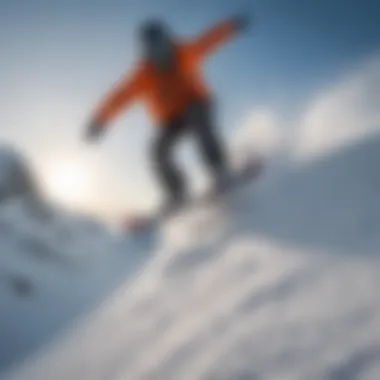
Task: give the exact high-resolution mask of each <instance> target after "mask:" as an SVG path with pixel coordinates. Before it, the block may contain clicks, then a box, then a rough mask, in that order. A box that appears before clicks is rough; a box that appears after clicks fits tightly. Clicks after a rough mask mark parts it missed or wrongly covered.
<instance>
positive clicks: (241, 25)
mask: <svg viewBox="0 0 380 380" xmlns="http://www.w3.org/2000/svg"><path fill="white" fill-rule="evenodd" d="M232 21H233V22H234V23H235V26H236V29H237V30H238V31H239V32H243V31H244V30H246V29H248V28H249V26H250V25H251V23H252V18H251V17H250V16H249V15H247V14H239V15H236V16H234V17H232Z"/></svg>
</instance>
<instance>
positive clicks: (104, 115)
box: [94, 20, 237, 125]
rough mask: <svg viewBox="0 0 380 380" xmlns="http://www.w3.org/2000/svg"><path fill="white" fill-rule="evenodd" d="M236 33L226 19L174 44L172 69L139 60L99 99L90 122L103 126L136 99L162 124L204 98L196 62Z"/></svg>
mask: <svg viewBox="0 0 380 380" xmlns="http://www.w3.org/2000/svg"><path fill="white" fill-rule="evenodd" d="M236 32H237V28H236V26H235V23H234V22H233V21H228V20H226V21H223V22H220V23H219V24H217V25H215V26H214V27H213V28H211V29H209V30H208V31H207V32H206V33H204V34H202V35H201V36H199V37H198V38H196V39H195V40H193V41H190V42H186V43H176V44H175V45H176V49H177V50H176V51H177V67H176V70H175V71H171V72H168V73H162V72H158V71H157V70H155V69H154V67H152V66H151V65H150V64H149V63H148V62H144V61H143V62H141V63H140V64H139V65H138V66H137V67H136V68H135V70H134V71H133V73H132V75H128V76H127V77H125V78H123V79H122V80H121V81H120V83H119V84H118V85H117V86H116V88H114V89H113V90H112V91H111V92H110V94H108V96H107V97H106V98H105V99H104V100H103V102H101V104H100V105H99V107H98V108H97V110H96V111H95V115H94V121H95V122H97V123H99V124H100V125H105V124H107V123H109V122H110V121H112V120H113V119H115V118H116V117H117V116H118V115H119V114H120V113H121V111H123V110H125V109H126V108H127V107H128V106H129V105H130V104H131V103H132V102H133V101H135V100H137V99H139V100H143V101H144V102H145V103H146V105H147V107H148V110H149V111H150V113H151V114H152V117H153V119H154V121H155V123H156V124H157V125H165V123H166V122H167V121H168V120H170V119H171V118H172V117H173V116H176V115H178V114H179V113H181V112H182V111H183V110H184V109H186V107H187V106H188V104H189V102H191V101H193V100H194V99H207V98H208V97H209V91H208V89H207V87H206V85H205V83H204V81H203V79H202V77H201V75H200V64H201V63H202V61H203V60H204V58H206V57H207V56H208V55H209V54H210V53H211V52H213V51H214V50H216V49H217V48H218V47H219V46H221V45H222V44H224V43H225V42H226V41H227V40H229V39H230V37H232V36H233V35H234V34H235V33H236ZM163 88H165V91H164V92H163V91H162V89H163Z"/></svg>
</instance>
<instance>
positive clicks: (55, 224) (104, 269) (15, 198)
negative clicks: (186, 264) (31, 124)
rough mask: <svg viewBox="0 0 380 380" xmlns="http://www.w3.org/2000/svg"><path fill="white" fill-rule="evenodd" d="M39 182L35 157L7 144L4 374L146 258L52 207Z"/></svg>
mask: <svg viewBox="0 0 380 380" xmlns="http://www.w3.org/2000/svg"><path fill="white" fill-rule="evenodd" d="M32 178H33V176H32V174H31V171H30V169H29V168H28V165H27V160H26V159H25V158H23V157H22V155H20V153H19V152H18V151H17V150H15V149H14V148H12V147H9V146H2V147H1V148H0V194H1V198H0V377H1V374H2V373H4V372H6V370H9V369H10V368H11V367H12V366H17V365H18V364H19V363H20V362H21V361H22V360H23V359H25V357H27V356H28V355H31V354H32V353H33V352H35V351H36V350H38V349H40V348H41V347H43V346H44V345H46V344H48V343H49V342H51V341H54V339H57V337H59V336H60V334H64V333H65V331H66V330H67V329H68V328H69V327H70V326H71V325H72V324H73V323H75V320H76V319H78V318H80V316H82V315H86V314H87V313H89V312H90V311H92V310H93V309H94V308H95V307H96V306H97V305H98V304H99V303H101V302H102V300H104V298H106V297H107V296H108V294H109V292H110V291H112V290H113V289H114V288H115V287H117V286H118V285H120V283H123V282H124V281H125V280H126V278H127V277H128V276H130V275H132V274H135V273H136V271H137V270H138V267H139V265H141V264H142V263H143V261H142V259H143V258H144V256H141V255H140V254H139V253H140V250H141V248H140V249H139V246H136V243H131V242H129V243H128V242H126V241H124V240H122V239H120V237H118V236H116V235H115V234H114V233H113V232H111V231H109V230H107V229H106V228H105V226H102V225H101V224H100V223H99V222H97V221H94V220H90V219H89V218H86V217H83V216H79V215H74V214H70V213H68V212H65V211H64V210H61V209H58V208H57V207H55V206H53V205H50V204H48V203H46V202H44V201H43V200H42V197H41V194H40V193H39V192H38V190H37V186H36V184H35V183H34V182H35V181H32ZM140 246H141V244H140ZM126 252H128V253H129V254H128V255H126V254H125V253H126ZM133 252H135V253H136V256H133ZM145 257H148V254H147V255H146V256H145Z"/></svg>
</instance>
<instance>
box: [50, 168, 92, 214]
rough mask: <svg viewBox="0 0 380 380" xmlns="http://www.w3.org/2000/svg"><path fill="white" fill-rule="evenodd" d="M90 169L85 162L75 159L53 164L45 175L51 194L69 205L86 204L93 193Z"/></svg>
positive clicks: (55, 198)
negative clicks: (74, 160)
mask: <svg viewBox="0 0 380 380" xmlns="http://www.w3.org/2000/svg"><path fill="white" fill-rule="evenodd" d="M88 169H89V168H86V166H85V165H84V164H83V163H81V162H73V161H64V162H60V163H56V164H54V165H52V166H51V167H50V169H49V170H48V171H47V173H46V175H45V186H46V191H47V192H48V194H49V196H51V197H52V198H53V199H54V200H56V201H58V202H60V203H63V204H65V205H67V206H74V207H78V206H85V204H86V203H88V199H89V196H90V195H91V183H90V182H91V181H90V174H89V170H88Z"/></svg>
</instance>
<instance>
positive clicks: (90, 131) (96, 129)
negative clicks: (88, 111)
mask: <svg viewBox="0 0 380 380" xmlns="http://www.w3.org/2000/svg"><path fill="white" fill-rule="evenodd" d="M103 133H104V125H103V124H102V123H99V122H96V121H92V122H91V123H90V124H89V125H88V126H87V128H86V131H85V135H84V139H85V141H87V142H97V141H98V140H99V139H100V138H101V137H102V135H103Z"/></svg>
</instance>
